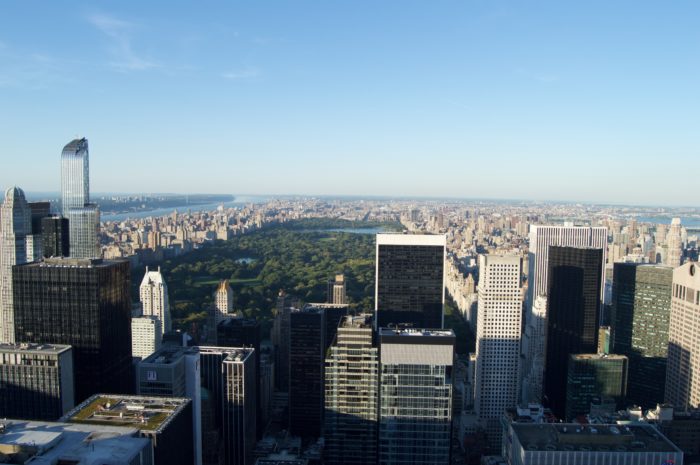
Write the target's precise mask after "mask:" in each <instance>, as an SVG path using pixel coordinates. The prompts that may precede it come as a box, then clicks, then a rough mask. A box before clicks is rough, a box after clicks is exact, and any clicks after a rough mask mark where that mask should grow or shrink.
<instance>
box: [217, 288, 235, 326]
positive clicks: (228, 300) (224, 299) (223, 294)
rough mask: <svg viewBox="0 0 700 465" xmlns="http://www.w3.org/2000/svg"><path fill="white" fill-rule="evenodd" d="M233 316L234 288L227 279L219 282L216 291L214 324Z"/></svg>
mask: <svg viewBox="0 0 700 465" xmlns="http://www.w3.org/2000/svg"><path fill="white" fill-rule="evenodd" d="M231 316H233V289H231V285H230V284H229V283H228V280H227V279H225V280H223V281H221V282H220V283H219V286H218V287H217V288H216V292H214V324H215V325H218V324H219V322H221V321H222V320H223V319H225V318H229V317H231Z"/></svg>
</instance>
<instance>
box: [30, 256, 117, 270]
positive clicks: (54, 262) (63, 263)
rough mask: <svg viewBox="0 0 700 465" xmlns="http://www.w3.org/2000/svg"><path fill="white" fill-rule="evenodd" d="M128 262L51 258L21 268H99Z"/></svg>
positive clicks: (101, 259) (100, 259)
mask: <svg viewBox="0 0 700 465" xmlns="http://www.w3.org/2000/svg"><path fill="white" fill-rule="evenodd" d="M124 262H128V260H120V259H114V260H105V259H103V258H70V257H51V258H46V259H44V260H43V261H40V262H31V263H27V264H24V265H22V266H26V267H30V268H100V267H108V266H112V265H114V264H115V263H124Z"/></svg>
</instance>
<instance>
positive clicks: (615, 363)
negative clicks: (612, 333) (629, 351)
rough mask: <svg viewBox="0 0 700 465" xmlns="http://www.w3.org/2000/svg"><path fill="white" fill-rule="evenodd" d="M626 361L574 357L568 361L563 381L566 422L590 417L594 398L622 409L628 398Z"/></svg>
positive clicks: (617, 357)
mask: <svg viewBox="0 0 700 465" xmlns="http://www.w3.org/2000/svg"><path fill="white" fill-rule="evenodd" d="M627 366H628V361H627V357H625V356H624V355H604V354H601V355H598V354H576V355H571V356H570V357H569V366H568V374H567V379H566V381H567V382H566V418H567V419H568V420H573V419H575V417H576V416H578V415H585V414H588V413H590V410H591V401H592V400H593V399H594V398H602V397H611V398H613V399H615V402H616V403H617V407H618V408H622V407H624V405H623V402H624V399H625V396H626V394H627Z"/></svg>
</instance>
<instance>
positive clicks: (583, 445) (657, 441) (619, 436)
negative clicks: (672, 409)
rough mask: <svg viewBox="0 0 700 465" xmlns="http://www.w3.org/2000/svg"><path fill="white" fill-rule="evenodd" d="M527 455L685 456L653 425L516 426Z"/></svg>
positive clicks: (518, 436)
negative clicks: (588, 453) (625, 453)
mask: <svg viewBox="0 0 700 465" xmlns="http://www.w3.org/2000/svg"><path fill="white" fill-rule="evenodd" d="M511 427H512V428H513V432H514V434H515V436H516V437H517V438H518V441H519V442H520V444H521V446H522V447H523V449H524V450H525V451H599V452H681V451H680V449H678V448H677V447H676V446H675V445H674V444H673V443H672V442H671V441H669V440H668V439H667V438H666V437H665V436H664V435H663V434H661V433H659V432H658V431H657V430H656V428H654V427H653V426H651V425H642V424H640V425H580V424H577V423H543V424H532V423H513V424H511Z"/></svg>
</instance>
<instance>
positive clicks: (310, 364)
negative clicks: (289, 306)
mask: <svg viewBox="0 0 700 465" xmlns="http://www.w3.org/2000/svg"><path fill="white" fill-rule="evenodd" d="M289 316H290V318H289V320H290V322H289V323H290V324H289V328H290V331H289V431H290V432H291V433H292V434H294V435H297V436H301V437H302V438H305V439H311V438H318V437H320V436H321V427H322V425H323V372H324V370H323V368H324V367H323V365H324V360H325V355H326V352H325V331H326V319H325V316H326V314H325V313H324V312H323V311H322V310H320V309H318V308H314V307H305V308H303V309H301V310H300V309H294V310H292V312H291V313H290V315H289Z"/></svg>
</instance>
